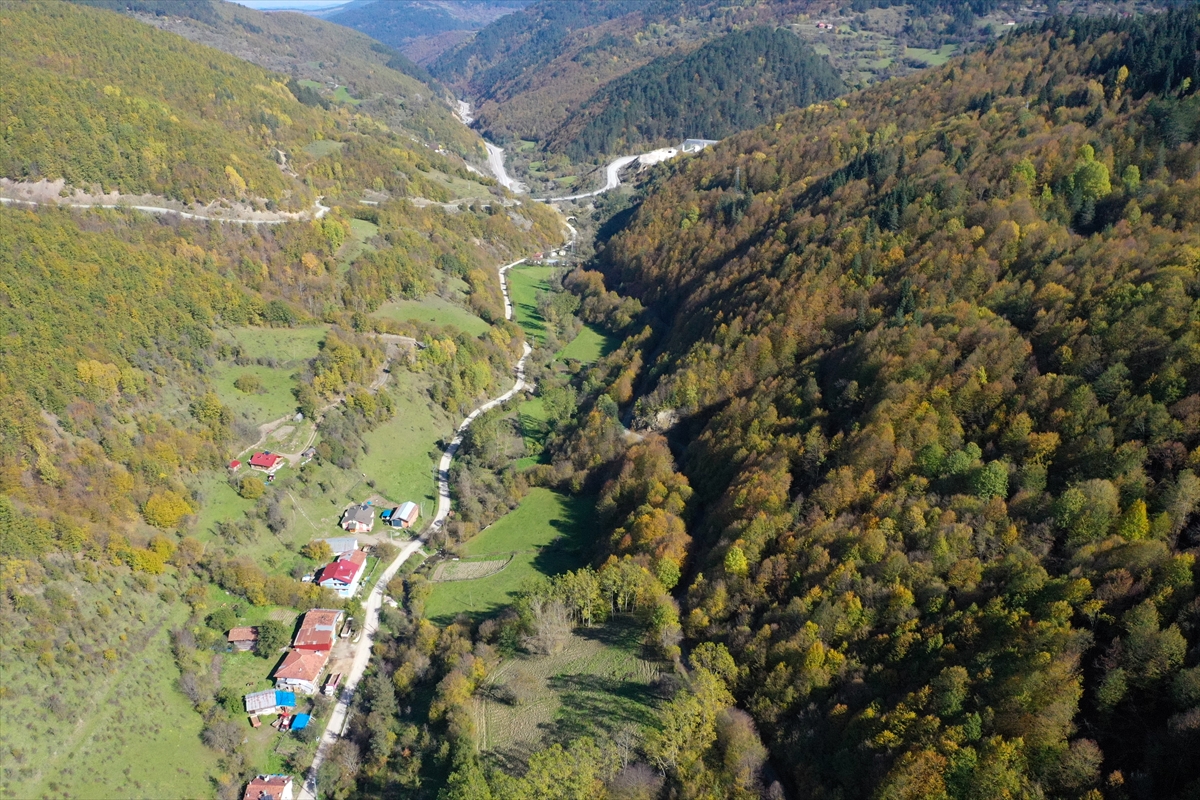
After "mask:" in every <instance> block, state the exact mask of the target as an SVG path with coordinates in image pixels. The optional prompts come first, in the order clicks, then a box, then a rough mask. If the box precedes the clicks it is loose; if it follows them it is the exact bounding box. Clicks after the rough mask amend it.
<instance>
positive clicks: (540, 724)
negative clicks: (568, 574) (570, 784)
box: [474, 617, 663, 760]
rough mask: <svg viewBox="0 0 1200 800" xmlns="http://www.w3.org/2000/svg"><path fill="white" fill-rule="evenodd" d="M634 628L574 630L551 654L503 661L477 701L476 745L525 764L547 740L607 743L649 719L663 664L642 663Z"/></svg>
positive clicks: (630, 623)
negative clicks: (595, 739) (601, 740)
mask: <svg viewBox="0 0 1200 800" xmlns="http://www.w3.org/2000/svg"><path fill="white" fill-rule="evenodd" d="M640 633H641V632H640V630H639V627H638V625H637V624H636V622H635V621H634V620H632V619H630V618H628V617H620V618H617V619H614V620H611V621H609V622H608V623H607V624H605V625H601V626H598V627H596V628H579V629H576V631H575V633H574V634H573V635H572V636H571V638H570V639H569V640H568V641H567V643H566V645H565V646H564V647H563V649H562V650H561V651H560V652H558V653H555V654H553V655H542V656H534V655H521V656H518V657H516V658H512V659H507V660H505V661H504V662H503V663H501V664H500V666H499V667H497V668H496V670H495V671H494V672H492V674H491V675H489V676H488V679H487V682H486V683H485V684H484V688H483V691H481V692H479V693H478V694H477V695H476V699H475V708H474V710H475V720H476V727H477V729H478V730H479V732H480V747H481V749H483V750H485V751H491V752H493V753H496V754H497V755H500V756H502V757H505V758H509V759H513V758H515V759H517V760H525V759H526V758H527V757H528V756H529V754H530V753H532V752H534V751H535V750H537V749H539V748H540V747H541V746H544V745H543V743H545V742H547V741H562V740H565V739H566V738H568V737H569V738H575V737H578V736H593V737H600V736H604V737H605V738H608V737H610V736H611V735H612V734H613V733H615V732H617V731H619V730H621V729H622V728H626V727H633V728H640V727H643V726H645V725H648V724H651V723H652V722H653V721H654V715H655V708H656V706H657V705H658V704H659V702H660V701H659V700H658V699H657V697H656V696H655V695H654V693H653V692H652V684H653V682H654V680H655V678H657V677H658V675H659V674H660V672H661V671H662V670H663V665H661V664H660V663H658V662H655V661H649V660H646V659H644V658H642V657H641V646H640V638H641V637H640Z"/></svg>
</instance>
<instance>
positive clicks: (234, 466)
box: [229, 458, 242, 472]
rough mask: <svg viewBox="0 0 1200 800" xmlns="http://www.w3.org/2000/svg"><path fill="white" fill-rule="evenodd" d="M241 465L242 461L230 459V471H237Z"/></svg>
mask: <svg viewBox="0 0 1200 800" xmlns="http://www.w3.org/2000/svg"><path fill="white" fill-rule="evenodd" d="M240 466H242V462H240V461H238V460H237V459H236V458H235V459H234V460H233V461H230V462H229V471H230V472H237V471H238V468H239V467H240Z"/></svg>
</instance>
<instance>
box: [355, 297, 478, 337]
mask: <svg viewBox="0 0 1200 800" xmlns="http://www.w3.org/2000/svg"><path fill="white" fill-rule="evenodd" d="M371 316H374V317H381V318H383V319H393V320H396V321H397V322H431V323H433V324H434V325H453V326H454V327H456V328H458V329H459V330H460V331H463V332H464V333H468V334H470V335H471V336H479V335H481V334H483V333H485V332H486V331H487V329H488V328H489V327H491V326H490V325H488V323H486V322H484V321H483V320H482V319H480V318H479V317H477V316H475V315H474V314H472V313H471V312H470V311H467V310H466V309H465V308H462V307H461V306H457V305H455V304H454V303H451V302H450V301H449V300H445V299H443V298H441V297H438V296H437V295H428V296H426V297H424V298H422V299H420V300H393V301H391V302H389V303H384V304H383V305H382V306H380V307H379V310H377V311H375V312H374V313H373V314H372V315H371Z"/></svg>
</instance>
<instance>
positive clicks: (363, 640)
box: [297, 225, 575, 800]
mask: <svg viewBox="0 0 1200 800" xmlns="http://www.w3.org/2000/svg"><path fill="white" fill-rule="evenodd" d="M567 227H568V228H570V225H568V226H567ZM571 234H572V236H571V238H572V241H573V240H574V236H575V229H574V228H571ZM525 261H526V259H524V258H522V259H520V260H518V261H514V262H512V263H511V264H505V265H504V266H502V267H500V290H501V291H502V292H503V293H504V318H505V319H512V318H513V304H512V298H511V297H510V296H509V294H508V279H507V277H506V275H505V273H507V272H508V271H509V270H510V269H512V268H513V267H515V266H517V265H518V264H524V263H525ZM532 352H533V350H532V348H530V346H529V344H528V343H525V352H524V353H523V354H522V356H521V359H520V360H519V361H518V362H517V366H516V378H517V380H516V382H515V383H514V384H513V386H512V388H511V389H509V390H508V391H507V392H505V393H504V394H502V395H500V396H499V397H495V398H493V399H491V400H489V401H487V402H486V403H484V404H483V405H481V406H479V408H476V409H475V410H474V411H472V412H471V413H470V414H469V415H467V418H466V419H464V420H463V421H462V424H461V425H459V426H458V429H457V430H456V431H455V433H454V438H453V439H452V440H451V441H450V443H449V444H448V445H446V450H445V452H443V453H442V460H441V462H440V463H439V464H438V471H437V485H438V505H437V513H436V514H435V515H434V517H433V521H432V522H431V523H430V525H429V527H428V528H427V529H426V530H425V533H423V534H421V535H420V536H418V537H417V538H415V539H413V540H412V541H411V542H409V543H408V544H406V545H404V547H403V548H402V549H401V550H400V553H399V554H398V555H397V556H396V558H395V559H394V560H393V561H392V563H391V564H388V567H387V569H385V570H384V571H383V574H382V575H380V576H379V579H378V580H377V581H375V585H374V586H372V587H371V592H370V594H368V595H367V597H366V599H365V600H364V601H363V614H364V616H365V619H364V622H363V628H362V634H361V636H360V637H359V640H358V646H357V647H356V648H355V650H354V660H353V662H352V664H351V667H350V671H349V672H347V673H346V675H345V677H344V678H343V683H342V690H341V692H340V693H339V695H338V700H337V705H335V706H334V708H333V713H332V714H331V715H330V717H329V724H328V725H326V726H325V732H324V733H323V734H322V735H321V742H320V744H318V745H317V752H316V754H315V755H314V756H313V763H312V766H311V767H309V769H308V772H307V773H306V774H305V778H304V785H303V786H302V787H301V788H300V792H299V794H298V795H297V798H298V800H316V798H317V772H318V771H319V770H320V768H321V764H322V763H324V761H325V758H326V756H327V755H328V754H329V748H330V747H332V746H333V743H334V742H336V741H337V740H338V739H339V738H341V737H342V736H343V735H345V733H346V722H347V720H348V718H349V712H350V704H351V702H352V701H353V700H354V690H355V689H357V688H358V683H359V681H360V680H362V676H363V675H364V674H365V673H366V671H367V664H368V663H369V662H370V660H371V647H372V646H373V645H374V643H375V634H376V632H377V631H378V630H379V609H380V607H381V606H382V605H383V595H384V591H385V589H386V587H387V585H388V582H389V581H391V579H392V578H393V577H395V575H396V572H397V571H398V570H399V569H400V567H401V566H402V565H403V564H404V562H405V561H407V560H408V559H409V558H410V557H411V556H412V554H413V553H415V552H417V550H419V549H420V548H421V546H422V545H423V544H424V543H425V538H426V537H427V536H428V535H429V533H431V532H432V531H436V530H438V529H439V528H441V527H442V525H444V524H445V522H446V517H447V516H449V514H450V462H451V461H453V460H454V455H455V454H456V453H457V452H458V448H459V447H460V446H461V445H462V440H463V433H465V432H466V430H467V428H468V427H470V425H471V423H472V422H474V421H475V420H476V419H477V418H478V417H479V415H480V414H482V413H484V412H485V411H489V410H491V409H493V408H495V407H496V406H498V405H500V404H501V403H504V402H506V401H508V400H509V399H511V398H512V397H513V396H514V395H516V394H517V393H519V392H521V391H522V390H523V389H524V388H525V362H526V360H528V358H529V354H530V353H532Z"/></svg>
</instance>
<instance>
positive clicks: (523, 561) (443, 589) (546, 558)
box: [425, 488, 592, 623]
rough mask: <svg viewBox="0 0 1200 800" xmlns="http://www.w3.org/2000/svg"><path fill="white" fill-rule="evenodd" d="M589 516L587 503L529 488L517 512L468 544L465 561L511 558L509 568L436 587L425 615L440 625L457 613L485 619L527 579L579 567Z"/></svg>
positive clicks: (498, 608)
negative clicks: (487, 575) (486, 557)
mask: <svg viewBox="0 0 1200 800" xmlns="http://www.w3.org/2000/svg"><path fill="white" fill-rule="evenodd" d="M591 517H592V501H591V500H590V499H587V498H580V497H572V496H569V495H564V494H559V493H558V492H553V491H550V490H549V489H542V488H537V489H531V490H530V491H529V494H527V495H526V496H525V499H524V500H522V501H521V505H520V506H518V507H517V508H516V510H514V511H511V512H509V513H508V514H506V515H505V516H503V517H501V518H500V519H499V520H498V521H497V522H495V523H494V524H492V525H491V526H489V527H488V528H486V529H485V530H483V531H481V532H480V534H479V535H478V536H476V537H475V538H474V539H472V540H471V541H469V542H468V543H467V548H466V549H467V556H468V557H470V558H478V557H482V556H489V557H491V558H493V559H495V558H497V557H500V556H504V557H507V556H509V555H511V556H512V561H511V562H510V563H509V565H508V566H507V567H505V568H504V569H503V570H502V571H500V572H498V573H496V574H495V575H491V576H490V577H486V578H479V579H477V580H471V581H454V582H451V583H439V584H437V585H436V586H434V588H433V594H432V595H431V596H430V598H429V601H428V602H427V603H426V606H425V609H426V611H425V613H426V615H427V616H428V617H429V618H430V619H432V620H433V621H435V622H439V623H446V622H449V621H451V620H453V619H454V617H455V615H457V614H459V613H467V614H470V615H472V616H476V617H483V616H487V615H488V614H492V613H495V612H496V611H499V610H500V609H502V608H503V607H505V606H507V605H508V604H510V603H511V602H512V600H513V597H514V596H515V594H516V592H517V591H518V590H519V589H520V587H521V584H522V583H523V582H524V580H525V579H526V578H529V577H531V576H533V575H538V574H541V575H557V574H559V573H561V572H566V571H567V570H569V569H575V568H576V567H579V566H580V565H582V564H583V563H584V556H583V553H584V550H585V545H586V544H587V538H588V531H589V525H588V521H589V520H590V519H591Z"/></svg>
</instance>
